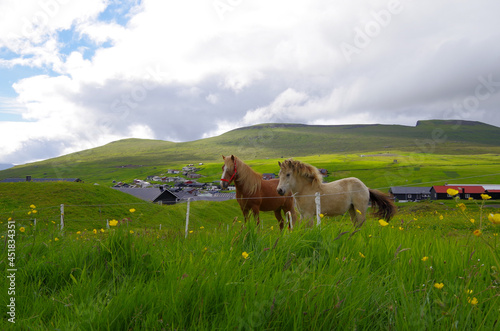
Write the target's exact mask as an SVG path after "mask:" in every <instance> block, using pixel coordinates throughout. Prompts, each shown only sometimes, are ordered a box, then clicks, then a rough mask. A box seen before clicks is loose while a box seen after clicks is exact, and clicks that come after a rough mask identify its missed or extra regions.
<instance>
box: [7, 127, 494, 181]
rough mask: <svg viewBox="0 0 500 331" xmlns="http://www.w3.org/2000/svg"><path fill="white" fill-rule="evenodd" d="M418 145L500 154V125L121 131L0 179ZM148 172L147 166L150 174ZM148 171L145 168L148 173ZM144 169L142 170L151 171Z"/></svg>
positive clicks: (426, 149)
mask: <svg viewBox="0 0 500 331" xmlns="http://www.w3.org/2000/svg"><path fill="white" fill-rule="evenodd" d="M392 151H396V152H397V151H401V152H418V153H437V154H466V155H471V154H498V153H500V128H499V127H496V126H493V125H488V124H484V123H481V122H473V121H460V120H446V121H442V120H426V121H418V122H417V123H416V125H415V126H403V125H384V124H362V125H306V124H293V123H268V124H259V125H254V126H249V127H243V128H238V129H234V130H231V131H229V132H226V133H224V134H222V135H219V136H216V137H211V138H206V139H200V140H195V141H190V142H181V143H174V142H169V141H162V140H150V139H135V138H132V139H124V140H119V141H115V142H112V143H109V144H107V145H104V146H100V147H96V148H92V149H88V150H85V151H81V152H77V153H72V154H68V155H64V156H61V157H57V158H52V159H49V160H45V161H40V162H35V163H30V164H26V165H20V166H16V167H13V168H10V169H7V170H3V171H0V179H4V178H8V177H24V176H26V175H32V176H33V178H35V176H39V177H40V178H41V177H51V178H52V177H55V178H64V177H78V178H82V179H83V180H85V179H86V178H88V177H89V174H92V176H91V177H94V176H97V175H96V174H98V177H99V178H105V179H110V180H111V179H113V178H114V176H115V175H114V174H115V173H116V172H117V171H118V169H121V168H124V167H128V168H129V170H130V168H133V171H134V173H137V176H138V177H139V176H141V175H142V172H144V174H146V173H147V171H146V169H149V170H148V171H149V172H151V169H156V167H159V168H161V169H163V168H164V167H166V166H174V165H178V164H184V163H194V162H217V161H219V160H220V157H221V155H230V154H235V155H238V156H240V157H241V158H242V159H244V160H254V159H265V158H282V157H301V156H302V157H303V156H310V155H320V154H355V153H367V152H392ZM149 174H150V173H147V175H149ZM147 175H146V176H147ZM146 176H144V177H146Z"/></svg>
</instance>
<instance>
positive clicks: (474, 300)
mask: <svg viewBox="0 0 500 331" xmlns="http://www.w3.org/2000/svg"><path fill="white" fill-rule="evenodd" d="M467 302H468V303H470V304H471V305H473V306H475V305H477V303H478V302H479V301H478V300H477V298H476V297H473V298H472V299H471V298H467Z"/></svg>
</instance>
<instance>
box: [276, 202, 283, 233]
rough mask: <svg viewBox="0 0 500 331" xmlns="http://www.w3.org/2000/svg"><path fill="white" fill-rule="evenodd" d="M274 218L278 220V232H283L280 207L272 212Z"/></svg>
mask: <svg viewBox="0 0 500 331" xmlns="http://www.w3.org/2000/svg"><path fill="white" fill-rule="evenodd" d="M274 216H275V217H276V219H277V220H278V223H279V225H280V230H283V227H284V226H285V225H284V223H285V222H284V221H283V216H281V207H280V208H278V209H276V210H275V211H274Z"/></svg>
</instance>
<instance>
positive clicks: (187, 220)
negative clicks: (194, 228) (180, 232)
mask: <svg viewBox="0 0 500 331" xmlns="http://www.w3.org/2000/svg"><path fill="white" fill-rule="evenodd" d="M190 203H191V198H189V199H188V202H187V211H186V236H185V238H187V236H188V231H189V205H190Z"/></svg>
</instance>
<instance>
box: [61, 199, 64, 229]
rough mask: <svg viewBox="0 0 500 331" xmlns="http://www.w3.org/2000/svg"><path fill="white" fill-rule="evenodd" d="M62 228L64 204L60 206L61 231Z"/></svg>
mask: <svg viewBox="0 0 500 331" xmlns="http://www.w3.org/2000/svg"><path fill="white" fill-rule="evenodd" d="M63 228H64V203H62V204H61V231H62V229H63Z"/></svg>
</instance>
